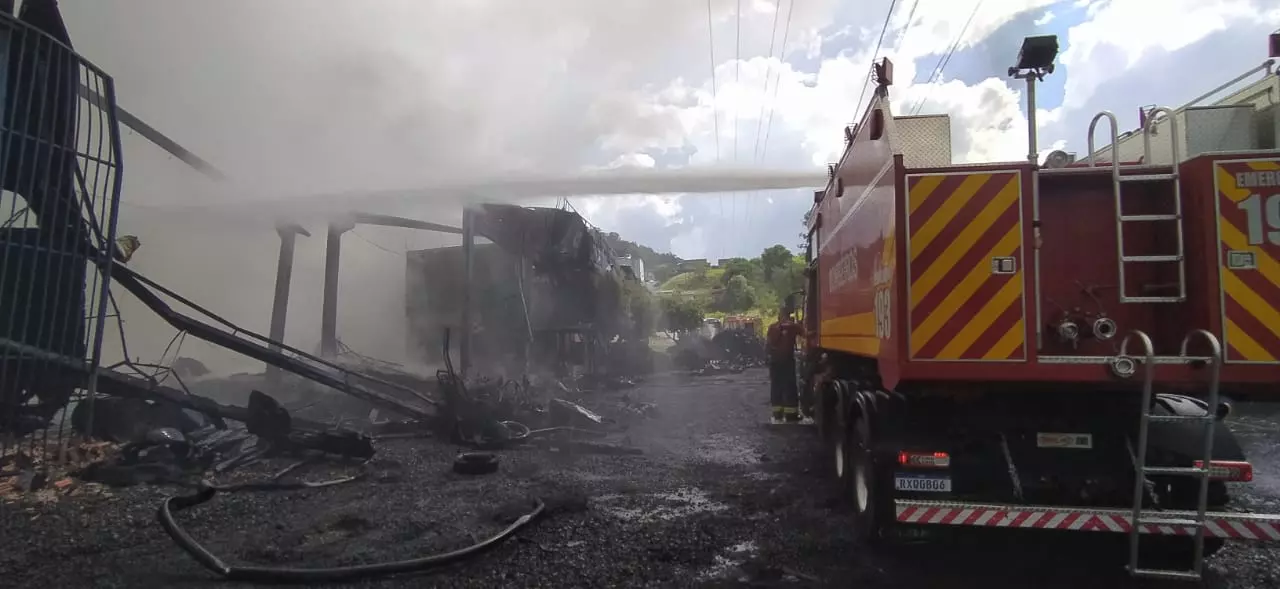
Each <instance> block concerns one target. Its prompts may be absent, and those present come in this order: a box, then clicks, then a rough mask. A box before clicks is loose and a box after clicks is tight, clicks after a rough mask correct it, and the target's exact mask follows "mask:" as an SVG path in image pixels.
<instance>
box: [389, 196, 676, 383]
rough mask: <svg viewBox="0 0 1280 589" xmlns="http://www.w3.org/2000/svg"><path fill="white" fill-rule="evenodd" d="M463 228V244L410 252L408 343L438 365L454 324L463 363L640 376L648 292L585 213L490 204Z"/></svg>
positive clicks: (511, 370)
mask: <svg viewBox="0 0 1280 589" xmlns="http://www.w3.org/2000/svg"><path fill="white" fill-rule="evenodd" d="M463 225H464V227H463V241H464V243H463V244H462V245H460V246H453V247H441V248H434V249H426V250H418V251H411V252H409V253H408V255H407V259H406V268H405V288H406V293H405V315H406V319H407V322H408V325H409V330H408V332H409V333H408V338H409V342H408V345H409V349H411V350H420V353H421V354H423V355H424V359H425V360H426V361H428V362H429V363H437V362H440V361H442V360H443V358H442V354H443V349H442V348H441V346H440V344H439V342H440V334H441V333H442V332H443V331H444V330H445V329H449V330H451V331H453V332H454V333H458V334H460V335H461V337H460V338H459V339H460V341H461V342H462V346H463V360H462V361H463V365H464V367H465V366H467V365H473V366H477V367H478V369H479V371H480V372H501V373H506V374H519V373H524V372H528V371H530V370H546V371H551V372H554V373H555V374H557V375H560V376H565V375H570V374H601V373H609V374H619V373H627V372H632V373H633V372H635V370H636V364H637V356H639V355H642V354H643V350H647V346H648V335H649V333H648V325H649V324H650V323H651V321H650V319H651V317H650V316H649V315H647V314H648V313H651V310H650V309H651V307H652V305H651V304H650V302H649V300H648V299H649V294H648V291H647V290H645V289H644V288H642V287H641V285H640V283H639V281H638V280H637V279H636V278H634V274H633V273H631V272H628V271H627V269H624V268H623V267H622V264H620V263H619V260H618V258H617V257H615V256H614V254H613V252H612V251H611V250H610V248H609V246H608V244H607V243H606V242H605V240H604V238H603V236H602V235H601V234H600V233H599V232H598V231H596V230H595V229H593V228H592V227H591V226H589V225H588V224H587V222H586V221H585V220H584V219H583V218H582V216H581V215H579V214H577V213H575V212H572V211H567V210H562V209H555V208H540V207H521V206H516V205H500V204H486V205H481V206H479V207H477V208H474V209H470V210H469V211H468V213H467V216H466V219H465V220H464V223H463ZM476 238H483V239H484V240H485V241H487V243H477V239H476ZM632 282H634V283H635V286H636V287H639V288H629V283H632ZM463 325H470V326H471V329H470V330H469V331H468V330H463V329H462V326H463ZM639 361H640V362H641V363H642V362H643V360H642V359H641V360H639ZM464 370H465V368H464Z"/></svg>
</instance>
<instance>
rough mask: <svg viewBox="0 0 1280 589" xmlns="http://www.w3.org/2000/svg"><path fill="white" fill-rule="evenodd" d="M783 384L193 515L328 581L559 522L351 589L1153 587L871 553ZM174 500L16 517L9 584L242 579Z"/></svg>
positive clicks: (1242, 557)
mask: <svg viewBox="0 0 1280 589" xmlns="http://www.w3.org/2000/svg"><path fill="white" fill-rule="evenodd" d="M766 389H767V387H766V383H765V372H764V371H763V370H760V369H756V370H751V371H748V372H746V373H743V374H741V375H734V376H726V377H700V378H697V379H695V380H688V379H684V380H681V379H677V378H666V379H655V381H653V382H651V383H650V384H648V385H645V386H644V387H642V388H640V389H637V390H633V391H630V395H631V397H632V398H635V399H637V400H641V401H650V402H653V403H656V404H657V406H658V412H657V414H656V415H654V416H650V417H647V418H641V417H633V418H631V419H630V421H629V425H630V427H629V429H628V431H627V432H626V434H625V435H626V437H627V438H628V439H629V442H630V443H631V444H634V445H635V446H638V447H640V448H642V449H643V450H644V451H645V453H644V454H643V455H638V456H617V455H600V454H587V453H582V452H576V451H575V452H571V451H562V452H551V451H548V450H546V449H535V448H525V449H518V450H509V451H504V452H502V469H501V471H500V472H499V473H498V474H494V475H487V476H479V477H463V476H460V475H455V474H452V473H451V472H449V465H450V463H451V461H452V457H453V454H454V453H455V449H454V448H452V447H448V446H445V445H442V444H440V443H439V442H434V441H430V440H395V441H389V442H386V443H384V444H382V445H381V446H380V452H379V457H378V459H377V461H376V464H375V466H374V469H373V470H374V473H373V475H372V476H370V477H367V478H365V479H363V480H360V481H357V482H354V483H350V484H346V485H340V486H335V487H329V488H324V489H309V490H305V491H288V492H258V493H239V494H227V495H219V496H217V497H216V498H214V499H213V501H211V502H210V503H208V504H205V505H202V506H199V507H196V508H193V509H192V510H190V511H187V512H184V513H182V514H180V515H179V519H180V521H181V522H183V524H184V525H185V526H186V528H187V530H188V531H189V532H191V533H192V534H193V535H194V536H195V537H196V538H198V539H200V540H201V541H202V542H204V543H205V544H206V546H207V547H208V548H210V550H212V551H213V552H214V553H215V554H218V555H220V556H222V557H223V558H224V559H225V560H228V561H231V562H239V563H246V564H247V563H255V564H262V565H273V566H308V567H315V566H336V565H345V564H355V563H367V562H378V561H386V560H394V559H404V558H411V557H415V556H420V555H424V554H431V553H438V552H442V551H446V550H450V549H455V548H459V547H462V546H465V545H468V544H470V543H472V542H473V541H474V538H483V537H487V536H489V535H492V534H494V533H496V532H497V531H498V530H500V529H501V528H502V527H503V526H504V525H505V523H507V522H509V521H511V520H512V519H513V518H514V517H516V516H518V515H519V514H521V513H523V512H524V511H527V510H528V509H529V507H530V506H531V502H532V500H533V498H534V497H540V498H542V499H543V500H544V501H545V502H546V503H547V505H548V509H547V513H546V515H545V517H543V518H541V519H540V520H539V521H538V522H536V523H535V524H534V525H533V526H532V527H530V528H528V529H527V531H522V532H521V533H520V534H519V535H518V537H517V538H515V539H512V540H510V541H508V542H506V543H504V544H502V545H500V546H498V547H496V548H495V549H494V550H492V551H490V552H488V553H486V554H484V555H481V556H478V557H476V558H473V559H471V560H469V561H466V562H464V563H462V564H459V565H455V566H453V567H450V568H448V569H445V570H441V571H437V572H434V573H430V574H423V575H416V576H403V577H398V578H392V579H383V580H378V581H368V582H365V583H358V584H352V585H341V586H351V587H422V586H433V587H593V588H596V587H739V586H760V587H773V586H779V587H806V586H822V587H921V588H923V587H942V586H945V587H949V588H958V587H1004V586H1007V587H1010V588H1015V587H1016V588H1018V589H1021V588H1023V587H1030V586H1039V587H1045V588H1051V587H1064V588H1065V587H1072V588H1077V587H1080V586H1082V585H1085V584H1092V585H1093V586H1096V587H1138V586H1143V587H1147V586H1153V585H1151V584H1138V583H1134V582H1131V581H1130V580H1129V579H1128V578H1127V577H1126V576H1125V575H1124V574H1123V572H1121V571H1118V570H1117V569H1116V568H1115V567H1114V566H1109V565H1108V564H1107V562H1108V561H1114V560H1115V559H1116V558H1123V556H1124V552H1123V549H1122V548H1120V547H1118V546H1107V547H1106V548H1105V549H1104V548H1103V546H1102V544H1103V541H1104V540H1105V539H1107V538H1102V537H1096V536H1099V535H1095V534H1089V535H1088V536H1089V539H1088V541H1087V544H1088V545H1081V543H1080V542H1079V536H1073V537H1071V538H1070V539H1068V540H1067V542H1070V544H1061V545H1060V544H1048V543H1046V542H1045V540H1049V539H1048V538H1045V537H1044V536H1038V537H1036V538H1035V539H1033V540H1031V541H1028V540H1027V537H1025V536H1023V537H1012V536H1008V535H1000V536H996V537H993V538H991V541H989V542H973V541H967V542H964V541H962V542H959V543H956V542H949V543H932V544H928V545H923V546H911V547H902V548H898V549H895V550H893V551H892V552H886V553H875V554H870V553H864V552H861V551H859V550H858V549H857V548H856V547H855V546H854V545H853V543H852V541H851V538H850V534H849V531H848V525H849V522H848V514H847V513H846V512H845V511H844V510H843V509H842V508H841V507H839V505H838V501H835V500H834V498H833V497H832V496H831V495H830V493H829V491H828V488H829V487H828V486H827V485H825V484H824V481H823V477H822V476H821V472H820V471H821V465H819V464H815V462H814V459H813V458H812V456H813V451H814V449H815V446H816V440H815V439H814V436H813V432H812V431H811V430H810V429H809V428H805V427H802V426H775V427H770V426H768V425H766V423H765V422H766V420H767V414H766V411H767V407H766V400H767V390H766ZM609 405H610V403H609V400H608V399H607V398H601V399H599V405H598V406H597V407H593V408H596V409H598V410H600V411H601V412H602V413H606V414H607V413H609V411H608V409H607V407H608V406H609ZM1239 413H1240V416H1239V417H1237V418H1235V428H1236V430H1237V431H1238V432H1240V433H1241V435H1242V438H1243V439H1244V440H1245V442H1246V444H1248V445H1249V450H1250V451H1251V454H1252V457H1253V459H1254V461H1255V465H1256V466H1257V468H1258V470H1259V474H1258V484H1256V485H1255V486H1254V487H1255V489H1254V491H1252V494H1250V495H1247V496H1245V497H1243V498H1242V501H1243V503H1245V504H1248V505H1253V506H1258V507H1264V508H1269V510H1270V511H1272V512H1280V508H1277V505H1278V504H1280V479H1277V478H1276V473H1277V469H1276V468H1275V466H1276V465H1277V464H1280V450H1277V449H1276V446H1275V443H1274V441H1268V440H1266V439H1265V437H1270V438H1271V439H1272V440H1274V438H1275V432H1276V420H1275V416H1274V415H1273V414H1264V413H1257V412H1251V411H1249V410H1243V411H1240V412H1239ZM274 466H278V465H274ZM263 468H264V470H269V469H267V468H266V467H263ZM341 470H342V469H341V468H335V467H325V468H316V469H312V470H310V471H307V472H306V473H304V474H303V476H304V477H307V478H311V479H317V480H318V479H323V478H326V477H330V476H333V474H334V473H335V472H339V471H341ZM242 476H249V474H248V473H246V474H243V475H242ZM175 492H176V490H175V489H171V488H156V487H139V488H131V489H125V490H112V491H110V493H107V494H90V495H86V496H81V497H74V498H63V499H61V500H59V501H55V502H36V501H32V502H27V503H25V504H22V505H14V504H7V505H0V529H2V530H3V535H0V586H5V587H24V588H43V587H51V588H75V587H130V588H137V587H199V586H222V587H225V586H228V585H230V584H228V583H225V582H222V581H219V580H217V579H216V577H215V576H214V575H212V574H211V573H209V572H207V571H205V570H204V569H202V568H200V567H199V566H198V565H197V564H196V563H195V562H194V561H193V560H192V559H191V558H190V557H188V556H187V555H186V554H184V553H183V552H182V551H181V550H179V549H178V548H177V547H176V546H175V545H174V544H173V542H172V541H170V540H169V538H168V537H167V536H166V535H165V534H164V532H163V531H162V530H161V528H160V526H159V525H158V524H157V523H156V518H155V509H156V507H157V506H158V505H159V502H160V500H161V499H162V498H163V497H164V496H166V495H168V494H172V493H175ZM1108 538H1110V537H1108ZM1111 539H1114V538H1111ZM1277 562H1280V552H1278V551H1277V550H1276V549H1274V548H1269V547H1263V546H1259V545H1249V544H1237V545H1231V546H1229V547H1228V548H1226V549H1225V550H1224V551H1223V552H1222V553H1221V554H1220V555H1219V556H1218V557H1216V558H1214V559H1213V560H1212V571H1211V573H1210V574H1209V575H1208V577H1209V578H1208V581H1207V582H1206V586H1208V587H1221V588H1237V589H1246V588H1261V587H1275V586H1278V585H1280V567H1278V566H1277ZM334 586H339V585H334ZM1176 586H1180V587H1181V586H1186V585H1183V584H1180V585H1176Z"/></svg>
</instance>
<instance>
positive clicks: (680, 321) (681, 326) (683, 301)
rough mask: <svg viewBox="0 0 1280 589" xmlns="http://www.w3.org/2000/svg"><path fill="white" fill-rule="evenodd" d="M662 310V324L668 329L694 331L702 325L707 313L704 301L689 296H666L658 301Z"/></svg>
mask: <svg viewBox="0 0 1280 589" xmlns="http://www.w3.org/2000/svg"><path fill="white" fill-rule="evenodd" d="M658 307H659V309H661V312H662V319H661V325H662V328H663V329H665V330H666V331H672V332H681V331H693V330H695V329H697V328H699V327H701V326H702V318H703V316H705V315H706V307H705V306H704V305H703V302H702V301H700V300H698V299H696V298H694V297H688V296H665V297H662V298H661V299H660V300H659V302H658Z"/></svg>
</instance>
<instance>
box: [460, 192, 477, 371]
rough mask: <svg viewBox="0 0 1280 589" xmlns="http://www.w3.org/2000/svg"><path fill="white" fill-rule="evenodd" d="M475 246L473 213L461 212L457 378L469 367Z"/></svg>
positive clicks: (469, 210) (465, 210) (467, 209)
mask: <svg viewBox="0 0 1280 589" xmlns="http://www.w3.org/2000/svg"><path fill="white" fill-rule="evenodd" d="M475 245H476V223H475V211H474V210H473V209H471V208H469V207H468V208H465V209H463V210H462V268H463V270H462V322H461V323H462V327H461V329H459V331H461V332H462V333H459V334H458V335H459V337H458V340H457V341H458V365H459V367H458V370H459V371H460V372H461V374H460V375H459V376H463V375H466V374H467V369H469V368H470V367H471V328H472V325H471V320H472V319H471V293H472V290H471V280H472V275H473V272H472V269H473V267H474V258H475Z"/></svg>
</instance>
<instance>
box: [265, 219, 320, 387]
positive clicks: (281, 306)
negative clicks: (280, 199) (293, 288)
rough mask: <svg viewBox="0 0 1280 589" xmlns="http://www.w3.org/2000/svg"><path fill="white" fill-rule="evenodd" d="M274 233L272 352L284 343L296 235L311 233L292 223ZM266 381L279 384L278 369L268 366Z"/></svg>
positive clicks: (283, 224) (281, 226)
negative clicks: (276, 239)
mask: <svg viewBox="0 0 1280 589" xmlns="http://www.w3.org/2000/svg"><path fill="white" fill-rule="evenodd" d="M276 233H278V234H280V258H279V261H278V262H277V263H276V294H275V299H274V300H273V301H272V302H271V333H270V334H269V337H270V338H271V341H272V342H273V343H272V344H270V346H269V347H270V348H271V349H273V350H279V349H280V346H279V345H278V343H284V324H285V318H286V317H287V316H288V314H289V284H290V283H291V282H292V281H293V250H294V245H295V243H296V241H297V239H298V235H302V236H304V237H311V233H309V232H307V230H306V229H303V228H302V226H301V225H297V224H294V223H280V224H278V225H276ZM267 380H268V382H271V383H273V384H274V383H278V382H280V369H279V368H276V367H275V366H272V365H270V364H268V365H267Z"/></svg>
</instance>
